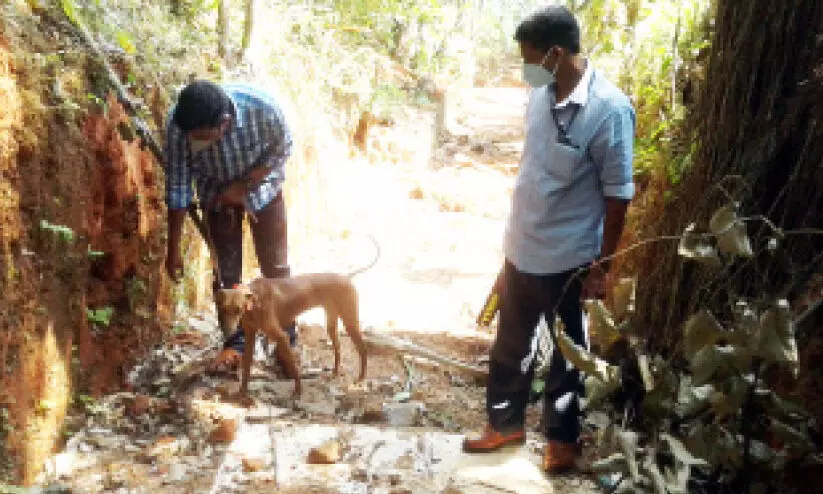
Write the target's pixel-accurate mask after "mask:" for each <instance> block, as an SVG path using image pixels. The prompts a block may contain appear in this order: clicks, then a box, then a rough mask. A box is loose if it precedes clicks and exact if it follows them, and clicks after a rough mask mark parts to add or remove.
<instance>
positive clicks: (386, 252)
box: [290, 90, 524, 334]
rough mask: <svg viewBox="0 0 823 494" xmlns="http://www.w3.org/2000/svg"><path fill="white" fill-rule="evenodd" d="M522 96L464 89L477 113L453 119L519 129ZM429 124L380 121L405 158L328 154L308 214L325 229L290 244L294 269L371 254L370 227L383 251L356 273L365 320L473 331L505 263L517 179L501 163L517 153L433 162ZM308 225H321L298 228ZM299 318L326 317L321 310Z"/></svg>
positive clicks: (475, 133) (337, 265)
mask: <svg viewBox="0 0 823 494" xmlns="http://www.w3.org/2000/svg"><path fill="white" fill-rule="evenodd" d="M523 96H524V93H523V92H522V91H512V90H491V91H488V90H486V91H477V95H476V96H475V95H471V97H467V99H469V101H468V102H467V103H466V105H467V106H468V107H469V108H467V110H468V111H473V112H474V113H473V114H472V115H471V116H470V117H468V118H467V119H466V120H467V121H468V122H469V124H470V126H461V125H458V124H457V123H455V125H454V126H453V128H454V129H456V131H457V132H461V133H464V134H465V135H468V136H469V138H470V139H472V140H475V139H480V140H482V139H494V137H495V134H501V133H512V132H514V133H517V132H518V131H519V126H520V125H521V115H522V101H523V100H522V98H523ZM464 111H465V110H464ZM430 132H431V128H430V122H428V121H426V120H425V119H422V118H421V119H417V120H410V121H406V122H401V123H400V124H399V125H398V127H396V128H394V129H381V128H378V129H376V130H375V133H378V134H382V135H378V136H377V137H375V139H376V140H377V141H378V142H383V143H384V145H385V143H386V142H391V143H392V146H393V147H394V148H395V150H396V153H395V155H397V156H401V160H398V161H393V159H391V158H390V159H389V160H386V159H384V160H381V159H380V158H381V157H380V156H379V155H378V157H377V158H374V157H372V158H371V159H366V158H355V159H348V158H346V157H345V156H343V157H341V156H339V155H338V156H337V157H329V158H326V159H325V160H324V161H323V162H322V163H321V168H320V175H321V177H322V178H321V180H322V185H321V189H322V197H318V198H317V199H316V200H317V201H318V203H317V204H315V205H313V206H312V207H316V208H317V210H316V216H315V217H314V218H313V217H312V216H308V217H307V218H306V221H309V222H311V221H315V219H316V221H317V222H318V223H320V228H317V229H316V231H317V233H315V234H314V236H313V237H309V238H308V239H307V240H306V241H305V243H301V244H300V245H293V246H292V248H291V250H290V256H291V258H292V259H293V264H294V269H295V270H296V271H297V272H310V271H325V270H330V271H337V272H348V271H351V270H353V269H356V268H358V267H360V266H363V265H366V264H368V263H369V261H370V260H371V259H372V256H373V254H374V247H373V246H372V243H371V241H370V240H369V239H368V237H367V235H373V236H374V237H375V239H376V240H377V242H378V243H379V245H380V250H381V256H380V259H379V261H378V264H377V265H376V266H375V267H374V268H373V269H372V270H370V271H368V272H366V273H363V274H362V275H359V276H358V277H357V278H356V279H355V283H356V285H357V287H358V289H359V291H360V297H361V318H362V322H363V325H364V326H372V327H374V328H377V329H381V330H383V329H403V330H409V331H421V332H427V331H447V332H450V333H453V334H461V333H469V334H471V333H475V332H476V329H475V324H474V319H475V317H476V313H477V311H478V310H479V308H480V306H481V304H482V303H483V301H484V299H485V297H486V295H487V294H488V290H489V288H490V287H491V284H492V282H493V281H494V278H495V276H496V274H497V272H498V270H499V268H500V266H501V263H502V238H503V231H504V227H505V220H506V216H507V214H508V210H509V204H510V195H511V186H512V183H513V179H512V177H511V175H510V174H508V175H507V174H506V173H504V172H503V170H505V168H506V167H512V166H515V165H516V162H509V163H498V164H495V165H493V166H489V165H480V164H476V165H472V164H471V163H469V162H467V163H465V164H464V166H460V167H455V166H453V167H447V168H441V169H439V170H435V169H433V168H432V167H431V166H430V158H431V141H430V135H429V134H430ZM515 144H516V143H515ZM385 147H388V145H385ZM376 154H378V153H376ZM403 157H405V158H406V159H405V160H402V158H403ZM296 193H297V194H299V191H298V192H296ZM304 207H305V206H304ZM295 208H296V211H295V215H294V216H299V215H300V211H299V209H298V208H299V206H295ZM290 214H291V212H290ZM304 226H305V227H310V228H314V225H299V224H298V225H295V224H293V225H291V228H292V229H300V228H301V227H304ZM301 320H306V321H312V322H314V321H316V322H322V321H323V319H322V313H318V312H315V313H313V314H309V315H307V316H304V318H303V319H301Z"/></svg>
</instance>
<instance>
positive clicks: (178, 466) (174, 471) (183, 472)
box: [167, 463, 188, 483]
mask: <svg viewBox="0 0 823 494" xmlns="http://www.w3.org/2000/svg"><path fill="white" fill-rule="evenodd" d="M187 472H188V468H187V467H186V465H184V464H183V463H174V464H172V465H171V466H170V467H169V473H168V476H167V480H168V481H169V482H174V483H178V482H183V481H185V480H186V477H187Z"/></svg>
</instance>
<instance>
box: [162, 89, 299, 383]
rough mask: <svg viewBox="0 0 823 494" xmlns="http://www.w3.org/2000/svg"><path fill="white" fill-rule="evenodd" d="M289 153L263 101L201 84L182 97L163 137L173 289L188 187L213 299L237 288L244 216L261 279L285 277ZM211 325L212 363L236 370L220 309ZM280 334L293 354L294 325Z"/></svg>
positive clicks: (266, 97)
mask: <svg viewBox="0 0 823 494" xmlns="http://www.w3.org/2000/svg"><path fill="white" fill-rule="evenodd" d="M291 148H292V138H291V134H290V132H289V128H288V125H287V124H286V121H285V118H284V117H283V112H282V111H281V109H280V107H279V106H278V104H277V102H276V101H275V99H274V98H273V97H272V96H271V95H270V94H268V93H266V92H264V91H262V90H260V89H258V88H254V87H250V86H245V85H239V84H228V85H223V86H219V85H217V84H215V83H212V82H209V81H203V80H201V81H195V82H193V83H191V84H189V85H188V86H186V87H185V88H184V89H183V90H182V91H181V93H180V97H179V98H178V101H177V105H176V106H175V108H173V109H172V111H171V114H170V121H169V124H168V127H167V129H166V160H167V163H166V203H167V205H168V208H169V218H168V225H169V232H168V256H167V258H166V269H167V271H168V273H169V275H170V276H171V278H172V279H173V280H174V281H178V280H179V279H180V277H181V276H182V274H181V270H182V267H183V260H182V258H181V256H180V236H181V230H182V226H183V221H184V219H185V216H186V210H187V209H188V207H189V206H190V205H191V203H192V200H193V187H192V180H194V182H196V184H197V195H198V197H199V200H200V203H201V204H202V206H203V211H204V216H205V221H207V222H208V227H209V231H210V233H211V236H212V241H213V243H214V247H215V250H216V253H217V265H218V270H219V274H220V276H219V278H217V279H215V281H214V286H213V288H214V293H215V294H216V293H217V290H219V289H221V288H232V287H233V286H234V285H236V284H238V283H240V281H241V276H242V268H243V265H242V260H243V218H244V216H245V215H246V213H249V214H250V216H251V217H252V222H251V232H252V236H253V237H254V247H255V252H256V253H257V259H258V262H259V263H260V269H261V271H262V272H263V276H265V277H267V278H281V277H286V276H288V275H289V265H288V257H287V247H288V243H287V235H286V234H287V231H286V207H285V204H284V202H283V181H284V179H285V173H284V172H285V164H286V160H287V159H288V157H289V155H290V154H291ZM220 282H222V286H221V284H220ZM218 320H219V323H220V328H221V330H222V331H223V335H224V338H225V343H224V351H223V353H222V354H221V356H220V357H218V362H229V363H233V364H236V363H237V362H239V358H237V357H239V354H240V353H242V352H243V348H244V347H243V345H244V342H243V331H242V330H241V329H238V328H229V327H226V325H225V323H224V318H223V315H222V314H220V313H219V308H218ZM286 330H287V332H288V333H289V338H290V342H291V344H292V346H294V345H295V343H296V333H295V325H294V324H291V325H290V326H289V327H288V328H286ZM290 377H293V376H290Z"/></svg>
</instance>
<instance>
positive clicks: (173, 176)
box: [166, 119, 194, 279]
mask: <svg viewBox="0 0 823 494" xmlns="http://www.w3.org/2000/svg"><path fill="white" fill-rule="evenodd" d="M193 196H194V192H193V190H192V185H191V172H190V171H189V168H188V166H187V164H186V137H185V135H184V134H183V132H181V131H180V129H178V128H177V127H176V126H175V125H174V124H173V123H171V119H169V123H168V127H167V128H166V205H167V206H168V239H167V251H168V252H167V257H166V270H167V271H168V273H169V276H171V277H172V279H177V276H178V272H179V270H180V269H181V268H182V261H181V259H180V238H181V236H182V231H183V222H184V220H185V219H186V211H187V209H188V207H189V206H190V205H191V202H192V200H193Z"/></svg>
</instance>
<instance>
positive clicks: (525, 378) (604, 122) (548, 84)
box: [464, 6, 635, 473]
mask: <svg viewBox="0 0 823 494" xmlns="http://www.w3.org/2000/svg"><path fill="white" fill-rule="evenodd" d="M515 39H516V40H517V41H518V43H519V44H520V50H521V55H522V57H523V61H524V74H523V75H524V79H525V80H526V82H528V83H529V84H530V85H531V86H533V87H534V89H533V91H532V94H531V97H530V99H529V103H528V108H527V111H526V116H525V125H526V142H525V146H524V149H523V156H522V159H521V163H520V170H519V173H518V176H517V179H516V181H515V186H514V193H513V198H512V209H511V214H510V217H509V221H508V225H507V227H506V233H505V239H504V253H505V256H506V262H505V266H504V268H503V277H502V294H501V304H500V324H499V328H498V332H497V336H496V339H495V343H494V345H493V347H492V350H491V359H490V360H491V362H490V375H489V382H488V388H487V395H486V396H487V413H488V417H489V425H488V426H487V427H486V430H485V431H484V433H483V435H482V436H481V437H480V438H479V439H468V438H467V439H466V441H465V442H464V450H466V451H467V452H475V453H477V452H487V451H493V450H496V449H498V448H500V447H502V446H505V445H507V444H511V443H520V442H522V441H524V439H525V433H524V421H525V409H526V405H527V402H528V397H529V390H530V389H531V382H532V379H533V375H534V370H533V366H532V365H531V363H530V360H529V359H530V349H531V342H532V339H533V336H534V331H535V327H536V326H537V323H538V320H539V318H540V316H541V315H544V316H545V318H546V321H548V322H550V323H551V322H553V321H554V315H555V314H558V315H559V316H560V318H561V320H562V321H563V324H564V326H565V328H566V333H567V334H568V335H569V337H571V339H572V340H574V342H575V343H577V344H578V345H584V344H585V335H584V329H583V314H582V306H581V298H602V297H603V295H604V284H605V277H606V274H607V272H608V269H609V263H608V260H607V258H608V257H609V256H611V255H612V254H613V253H614V251H615V248H616V247H617V244H618V241H619V239H620V236H621V234H622V231H623V225H624V221H625V216H626V210H627V207H628V204H629V201H630V200H631V199H632V196H633V195H634V184H633V182H632V147H633V140H634V123H635V121H634V118H635V117H634V110H633V109H632V106H631V103H630V102H629V100H628V98H627V97H626V96H625V95H624V94H623V93H622V92H621V91H620V90H619V89H618V88H617V87H615V86H614V85H613V84H612V83H611V82H609V81H608V80H607V79H606V78H605V77H604V76H603V74H602V73H600V72H599V71H598V70H596V69H595V68H594V67H593V66H592V64H591V62H590V61H589V60H587V59H586V58H584V57H583V56H581V54H580V29H579V26H578V23H577V21H576V19H575V18H574V15H573V14H572V13H571V12H570V11H569V10H568V9H567V8H565V7H560V6H551V7H547V8H545V9H542V10H540V11H538V12H536V13H534V14H533V15H531V16H530V17H529V18H527V19H526V20H524V21H523V22H522V23H521V25H520V26H519V27H518V28H517V32H516V34H515ZM581 270H583V276H579V277H576V278H575V276H574V275H575V273H577V272H578V271H581ZM570 280H571V282H570ZM569 282H570V283H569ZM567 283H569V286H568V288H567V289H566V290H565V291H564V287H566V285H567ZM581 383H582V381H581V378H580V374H579V372H578V371H577V370H570V369H568V367H567V364H566V361H565V360H564V359H563V357H562V356H561V355H560V353H559V351H558V350H556V345H555V354H554V355H553V356H552V365H551V370H550V372H549V375H548V376H547V378H546V386H545V388H544V389H545V391H544V396H543V401H544V407H543V408H544V424H543V425H544V427H545V431H544V432H545V434H546V437H547V439H548V443H547V446H546V450H545V452H544V457H543V467H544V469H545V470H546V471H548V472H550V473H554V472H560V471H564V470H568V469H570V468H572V467H573V466H574V462H575V459H576V457H577V456H578V454H579V445H578V441H579V435H580V417H579V415H580V408H579V404H578V397H579V394H580V392H581V391H582V385H581Z"/></svg>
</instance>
